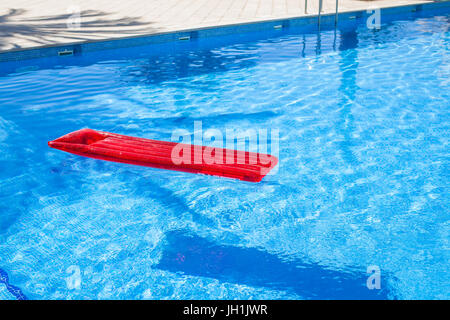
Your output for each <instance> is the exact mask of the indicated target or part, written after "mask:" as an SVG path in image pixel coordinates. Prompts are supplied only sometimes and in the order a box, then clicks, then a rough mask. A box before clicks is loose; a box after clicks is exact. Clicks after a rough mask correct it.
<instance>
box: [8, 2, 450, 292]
mask: <svg viewBox="0 0 450 320" xmlns="http://www.w3.org/2000/svg"><path fill="white" fill-rule="evenodd" d="M382 22H383V20H382ZM449 26H450V10H448V9H442V8H441V9H440V11H439V12H430V13H427V12H426V11H423V12H417V13H414V14H409V15H407V16H405V17H403V16H401V15H398V16H397V17H396V19H393V20H392V21H387V22H383V24H382V26H381V29H380V30H369V29H367V27H366V25H365V21H364V18H362V19H359V20H355V21H350V22H345V21H343V22H341V23H340V24H339V28H338V30H337V31H336V32H335V31H334V30H326V29H324V30H323V31H322V32H321V33H320V34H318V33H317V32H315V31H314V30H313V29H314V28H310V29H308V27H305V28H285V29H283V30H273V31H265V32H254V33H246V34H243V35H239V36H236V35H230V36H222V37H213V38H209V39H198V40H196V41H188V42H183V43H177V44H161V45H158V46H142V47H134V48H127V49H115V50H109V51H102V52H91V53H87V54H82V55H79V56H78V55H76V56H73V57H53V58H42V59H37V60H27V61H23V62H7V63H2V64H0V74H1V76H0V146H1V150H2V152H1V154H0V199H1V200H2V201H1V203H0V271H1V272H0V299H16V298H18V299H20V298H24V297H27V298H33V299H98V298H102V299H110V298H114V299H311V298H319V299H329V298H363V299H364V298H369V299H370V298H375V299H413V298H415V299H439V298H440V299H448V298H450V296H449V292H450V275H449V268H448V261H449V258H450V256H449V238H450V234H449V233H450V228H449V227H450V223H449V217H450V214H449V204H450V203H449V196H448V195H449V189H448V185H449V172H450V171H449V134H450V128H449V120H450V115H449V98H450V97H449V96H450V90H449V89H450V81H449V79H450V32H449ZM194 121H202V124H203V127H204V129H208V128H214V129H218V130H221V131H223V132H224V131H225V130H226V128H239V129H240V130H246V129H264V128H269V129H276V130H279V161H280V162H279V167H278V171H277V172H276V174H273V175H269V176H267V177H266V178H265V179H264V180H263V181H262V182H261V183H259V184H252V183H247V182H242V181H234V180H230V179H225V178H216V177H209V176H201V175H193V174H188V173H181V172H172V171H165V170H157V169H150V168H142V167H135V166H130V165H123V164H117V163H110V162H102V161H96V160H93V159H87V158H82V157H77V156H75V155H71V154H66V153H63V152H59V151H57V150H53V149H50V148H48V146H47V141H50V140H53V139H55V138H57V137H59V136H61V135H63V134H66V133H68V132H70V131H74V130H78V129H80V128H83V127H90V128H94V129H98V130H103V131H109V132H116V133H121V134H126V135H132V136H140V137H146V138H151V139H159V140H170V139H171V135H172V132H173V130H175V129H185V130H188V131H189V132H191V133H192V132H193V127H194ZM243 143H245V142H243V141H240V144H239V148H242V147H243V146H244V145H243ZM370 266H378V267H379V269H380V271H381V289H380V290H377V289H375V290H368V289H367V287H366V280H367V278H368V277H369V275H370V274H367V268H368V267H370Z"/></svg>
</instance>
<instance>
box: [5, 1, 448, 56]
mask: <svg viewBox="0 0 450 320" xmlns="http://www.w3.org/2000/svg"><path fill="white" fill-rule="evenodd" d="M424 6H425V7H433V9H436V8H439V7H450V0H444V1H433V2H429V1H425V0H424V1H421V2H419V3H416V4H407V5H388V6H384V7H376V5H373V6H372V7H369V8H366V9H358V10H349V11H342V12H339V13H338V19H339V21H341V20H343V21H350V20H354V19H356V18H361V16H362V14H363V13H364V12H367V11H368V10H374V9H380V10H382V11H387V10H388V11H392V10H394V12H388V13H387V14H395V13H396V12H408V11H410V12H416V11H419V10H417V9H418V8H420V10H422V8H423V7H424ZM411 7H412V8H415V9H416V10H412V9H410V10H408V8H411ZM395 11H396V12H395ZM355 14H356V18H355V17H354V16H352V15H355ZM321 17H322V25H323V26H328V27H329V26H330V20H332V21H334V18H335V13H330V12H328V13H323V14H321ZM317 18H318V14H308V15H305V16H286V17H282V18H281V17H278V18H271V19H263V20H256V21H246V22H236V23H230V24H219V25H214V26H204V27H196V28H187V29H177V30H168V31H162V32H156V33H147V34H140V35H132V36H125V37H117V38H109V39H91V40H81V41H75V42H70V43H69V42H68V43H55V44H46V45H42V46H34V47H28V48H15V49H9V50H5V51H1V50H0V63H2V62H11V61H22V60H29V59H38V58H44V57H52V56H57V55H58V54H59V53H60V52H63V51H65V50H68V51H72V53H76V52H77V51H82V52H90V51H101V50H108V49H119V48H124V47H137V46H142V45H150V44H160V43H170V42H177V41H180V40H191V39H194V38H208V37H212V36H223V35H232V34H240V33H246V32H252V31H267V30H273V28H274V27H275V24H277V25H278V26H279V25H280V24H281V28H280V29H283V28H285V27H287V26H289V25H290V22H297V24H298V25H308V24H310V23H309V22H311V23H312V24H314V23H317ZM258 27H259V28H258ZM237 28H239V29H241V30H234V31H233V30H232V29H237ZM245 28H247V29H252V30H242V29H245ZM226 31H228V32H226ZM230 31H231V32H230ZM199 33H202V35H201V36H198V35H199ZM208 33H212V34H208ZM193 35H194V36H193Z"/></svg>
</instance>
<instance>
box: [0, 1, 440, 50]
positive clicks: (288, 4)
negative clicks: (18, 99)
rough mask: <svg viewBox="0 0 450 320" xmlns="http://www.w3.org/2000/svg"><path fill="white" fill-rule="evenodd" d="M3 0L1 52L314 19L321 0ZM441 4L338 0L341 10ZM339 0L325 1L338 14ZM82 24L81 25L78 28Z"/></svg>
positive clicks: (326, 10) (325, 8)
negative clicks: (307, 18) (276, 21)
mask: <svg viewBox="0 0 450 320" xmlns="http://www.w3.org/2000/svg"><path fill="white" fill-rule="evenodd" d="M307 2H308V10H307V12H306V13H305V0H128V1H123V0H121V1H119V0H72V1H59V0H1V1H0V52H5V51H15V50H24V49H31V48H37V47H46V46H55V45H64V44H72V43H82V42H87V41H96V40H110V39H118V38H124V37H134V36H141V35H142V36H144V35H151V34H157V33H166V32H172V31H180V30H189V29H197V28H205V27H213V26H223V25H231V24H239V23H247V22H256V21H264V20H273V19H285V18H292V17H302V16H316V15H317V13H318V4H319V0H308V1H307ZM430 2H437V1H433V0H374V1H369V0H339V12H348V11H356V10H366V9H371V8H385V7H394V6H404V5H412V4H423V3H430ZM335 6H336V0H324V5H323V13H324V14H327V13H334V12H335ZM78 23H79V24H78Z"/></svg>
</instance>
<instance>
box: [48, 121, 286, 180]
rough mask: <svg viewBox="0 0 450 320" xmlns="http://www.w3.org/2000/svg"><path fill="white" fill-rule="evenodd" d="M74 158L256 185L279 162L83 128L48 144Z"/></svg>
mask: <svg viewBox="0 0 450 320" xmlns="http://www.w3.org/2000/svg"><path fill="white" fill-rule="evenodd" d="M48 145H49V146H50V147H52V148H55V149H59V150H62V151H66V152H70V153H73V154H76V155H80V156H84V157H89V158H94V159H99V160H106V161H113V162H121V163H128V164H134V165H139V166H146V167H153V168H160V169H167V170H177V171H184V172H191V173H201V174H207V175H213V176H220V177H227V178H234V179H240V180H244V181H250V182H259V181H261V180H262V178H264V176H265V175H266V174H267V173H269V171H270V170H271V169H272V168H273V167H275V166H276V165H277V163H278V159H277V158H276V157H274V156H271V155H268V154H263V153H254V152H246V151H237V150H231V149H222V148H214V147H205V146H198V145H190V144H183V143H175V142H167V141H157V140H150V139H143V138H136V137H130V136H124V135H120V134H115V133H109V132H102V131H96V130H92V129H82V130H78V131H74V132H71V133H69V134H66V135H65V136H62V137H61V138H58V139H56V140H54V141H50V142H49V143H48Z"/></svg>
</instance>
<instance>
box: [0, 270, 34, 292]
mask: <svg viewBox="0 0 450 320" xmlns="http://www.w3.org/2000/svg"><path fill="white" fill-rule="evenodd" d="M0 284H4V285H5V287H6V290H8V292H9V293H11V294H12V295H13V296H14V297H15V298H16V299H17V300H28V298H27V296H26V295H25V294H24V293H23V292H22V289H20V288H19V287H16V286H13V285H12V284H10V283H9V277H8V274H7V273H6V271H5V270H3V269H1V268H0Z"/></svg>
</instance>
